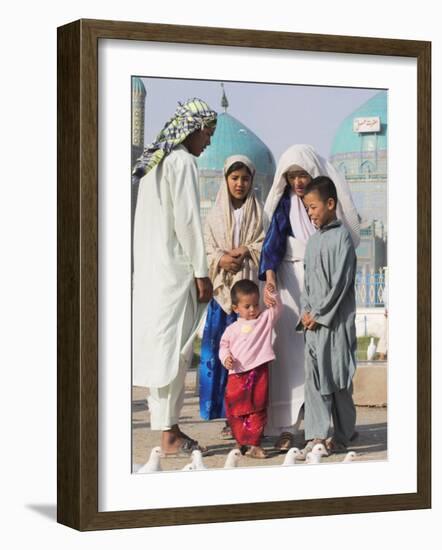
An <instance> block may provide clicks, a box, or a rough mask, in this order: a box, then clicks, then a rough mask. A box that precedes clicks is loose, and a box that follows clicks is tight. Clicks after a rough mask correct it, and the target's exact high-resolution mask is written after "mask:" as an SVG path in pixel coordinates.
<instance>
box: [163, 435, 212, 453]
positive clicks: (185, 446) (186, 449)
mask: <svg viewBox="0 0 442 550" xmlns="http://www.w3.org/2000/svg"><path fill="white" fill-rule="evenodd" d="M195 450H198V451H201V454H202V455H203V456H204V455H206V454H207V453H208V451H207V449H204V448H203V447H201V446H200V445H198V442H197V441H195V440H193V439H190V438H188V439H180V440H179V443H178V445H174V446H173V447H172V448H170V449H167V450H164V449H161V457H162V458H181V457H188V456H191V454H192V451H195Z"/></svg>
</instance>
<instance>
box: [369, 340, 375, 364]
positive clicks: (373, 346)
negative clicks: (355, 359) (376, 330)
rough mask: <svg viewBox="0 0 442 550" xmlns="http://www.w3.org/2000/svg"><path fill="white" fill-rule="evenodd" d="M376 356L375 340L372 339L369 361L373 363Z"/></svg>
mask: <svg viewBox="0 0 442 550" xmlns="http://www.w3.org/2000/svg"><path fill="white" fill-rule="evenodd" d="M375 355H376V344H375V343H374V338H373V337H372V338H371V340H370V343H369V344H368V348H367V360H368V361H373V359H374V358H375Z"/></svg>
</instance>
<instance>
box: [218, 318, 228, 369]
mask: <svg viewBox="0 0 442 550" xmlns="http://www.w3.org/2000/svg"><path fill="white" fill-rule="evenodd" d="M229 328H230V327H227V328H226V330H225V331H224V332H223V335H222V336H221V341H220V343H219V358H220V361H221V363H222V364H223V365H224V361H225V360H226V358H227V356H228V355H229V354H230V330H229Z"/></svg>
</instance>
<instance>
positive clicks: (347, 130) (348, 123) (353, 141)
mask: <svg viewBox="0 0 442 550" xmlns="http://www.w3.org/2000/svg"><path fill="white" fill-rule="evenodd" d="M375 116H378V117H380V119H381V131H380V132H377V149H378V150H386V149H387V92H386V91H382V92H379V93H378V94H376V95H375V96H374V97H372V98H371V99H369V100H368V101H367V102H365V103H364V104H362V105H361V107H359V108H358V109H356V111H353V113H351V115H349V116H348V117H347V118H345V119H344V120H343V122H342V123H341V125H340V126H339V128H338V131H337V132H336V135H335V138H334V140H333V145H332V149H331V155H330V156H332V157H333V156H334V155H339V154H341V153H344V154H345V153H354V152H358V151H360V149H361V140H360V136H359V134H358V133H357V132H354V131H353V120H354V119H355V118H360V117H375Z"/></svg>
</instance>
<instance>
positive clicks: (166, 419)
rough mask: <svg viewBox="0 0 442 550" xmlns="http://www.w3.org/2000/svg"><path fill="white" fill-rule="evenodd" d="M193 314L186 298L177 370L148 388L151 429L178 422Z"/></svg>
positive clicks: (190, 355)
mask: <svg viewBox="0 0 442 550" xmlns="http://www.w3.org/2000/svg"><path fill="white" fill-rule="evenodd" d="M194 318H195V315H194V313H193V309H192V301H191V299H190V298H189V299H188V300H187V305H186V309H185V312H184V322H183V327H184V329H185V330H184V334H182V335H181V346H180V348H181V355H180V361H179V365H178V372H177V375H176V376H175V378H174V379H173V380H172V381H171V382H170V383H169V384H168V385H167V386H163V387H161V388H149V397H148V403H149V411H150V429H151V430H162V431H164V430H170V428H171V427H172V426H173V425H174V424H178V421H179V417H180V413H181V409H182V407H183V402H184V385H185V381H186V373H187V369H188V367H189V365H190V363H191V361H192V356H193V345H192V342H191V340H189V334H190V338H191V339H193V338H192V330H191V329H192V326H193V325H194Z"/></svg>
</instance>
